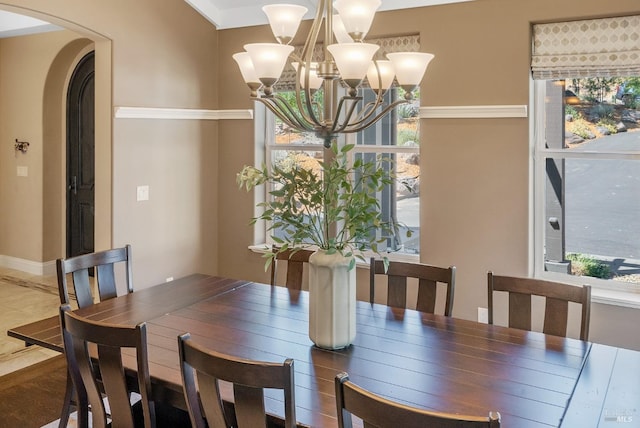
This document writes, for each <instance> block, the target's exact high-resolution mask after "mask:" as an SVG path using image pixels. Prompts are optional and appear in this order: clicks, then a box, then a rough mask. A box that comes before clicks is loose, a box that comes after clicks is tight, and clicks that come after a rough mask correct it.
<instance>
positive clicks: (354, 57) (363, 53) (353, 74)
mask: <svg viewBox="0 0 640 428" xmlns="http://www.w3.org/2000/svg"><path fill="white" fill-rule="evenodd" d="M327 49H328V50H329V52H331V55H332V56H333V59H334V60H335V62H336V66H337V67H338V71H339V72H340V77H341V78H342V80H343V81H344V82H345V83H346V84H347V85H349V87H351V89H354V90H355V89H356V88H357V87H358V86H359V85H360V83H361V82H362V79H364V77H365V76H366V74H367V70H368V69H369V64H370V63H371V60H372V59H373V55H375V53H376V51H377V50H378V49H380V46H378V45H374V44H372V43H339V44H333V45H329V46H327ZM352 96H353V95H352Z"/></svg>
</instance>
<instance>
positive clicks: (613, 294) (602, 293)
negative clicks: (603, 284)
mask: <svg viewBox="0 0 640 428" xmlns="http://www.w3.org/2000/svg"><path fill="white" fill-rule="evenodd" d="M591 302H593V303H601V304H603V305H611V306H623V307H626V308H633V309H640V294H638V293H634V292H630V291H621V290H606V289H603V288H596V287H592V288H591Z"/></svg>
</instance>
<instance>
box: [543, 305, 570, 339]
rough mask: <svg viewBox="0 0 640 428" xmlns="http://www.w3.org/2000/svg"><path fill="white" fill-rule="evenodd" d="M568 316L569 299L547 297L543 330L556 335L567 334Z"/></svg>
mask: <svg viewBox="0 0 640 428" xmlns="http://www.w3.org/2000/svg"><path fill="white" fill-rule="evenodd" d="M568 317H569V302H568V301H567V300H560V299H554V298H551V297H547V300H546V307H545V310H544V327H543V329H542V332H543V333H545V334H553V335H554V336H566V335H567V324H568V322H567V321H568Z"/></svg>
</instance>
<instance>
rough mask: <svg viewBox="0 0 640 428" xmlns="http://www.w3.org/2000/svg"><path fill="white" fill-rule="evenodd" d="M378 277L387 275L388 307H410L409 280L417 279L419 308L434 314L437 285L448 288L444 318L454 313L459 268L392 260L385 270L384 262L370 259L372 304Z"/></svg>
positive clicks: (370, 299) (370, 298)
mask: <svg viewBox="0 0 640 428" xmlns="http://www.w3.org/2000/svg"><path fill="white" fill-rule="evenodd" d="M376 275H386V276H387V306H392V307H395V308H406V307H407V279H408V278H415V279H417V280H418V297H417V301H416V309H417V310H418V311H422V312H428V313H435V306H436V297H437V289H438V284H439V283H440V284H445V285H446V289H447V291H446V295H445V299H444V301H445V303H444V311H443V313H444V315H445V316H448V317H449V316H451V313H452V312H453V295H454V291H455V282H456V268H455V266H450V267H448V268H443V267H438V266H432V265H426V264H422V263H407V262H394V261H390V262H389V265H388V267H387V270H386V271H385V266H384V261H383V260H380V259H376V258H374V257H372V258H371V263H370V268H369V277H370V278H369V302H370V303H374V301H375V283H376Z"/></svg>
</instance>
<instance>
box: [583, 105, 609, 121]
mask: <svg viewBox="0 0 640 428" xmlns="http://www.w3.org/2000/svg"><path fill="white" fill-rule="evenodd" d="M589 112H590V114H591V116H595V117H598V118H600V119H613V116H614V112H615V108H614V107H613V106H612V105H611V104H596V105H594V106H593V107H591V109H590V111H589Z"/></svg>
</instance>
